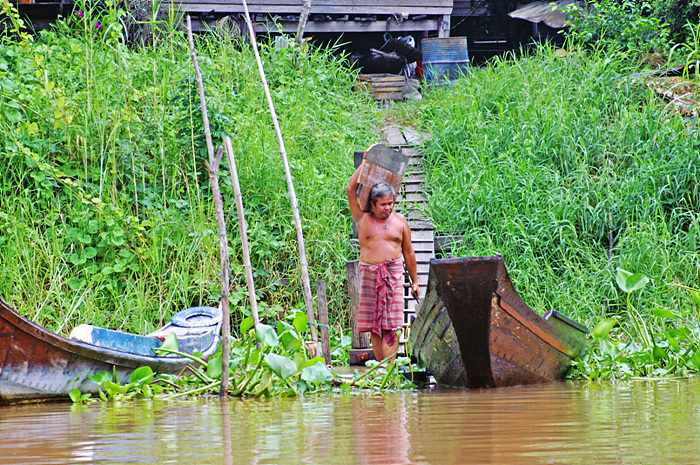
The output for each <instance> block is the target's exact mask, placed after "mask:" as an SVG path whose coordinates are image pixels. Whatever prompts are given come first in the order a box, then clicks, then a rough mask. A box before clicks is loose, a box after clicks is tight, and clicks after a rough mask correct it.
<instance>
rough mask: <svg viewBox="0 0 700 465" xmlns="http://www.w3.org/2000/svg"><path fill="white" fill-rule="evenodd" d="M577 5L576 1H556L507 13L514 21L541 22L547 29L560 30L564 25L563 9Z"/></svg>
mask: <svg viewBox="0 0 700 465" xmlns="http://www.w3.org/2000/svg"><path fill="white" fill-rule="evenodd" d="M572 3H573V4H577V5H578V4H579V2H577V1H576V0H558V1H555V2H533V3H529V4H527V5H525V6H524V7H522V8H518V9H517V10H515V11H512V12H510V13H508V16H510V17H511V18H516V19H524V20H525V21H530V22H531V23H540V22H543V23H545V24H546V25H547V26H549V27H553V28H556V29H561V28H562V27H564V24H566V18H565V17H564V9H565V8H566V7H567V6H568V5H571V4H572Z"/></svg>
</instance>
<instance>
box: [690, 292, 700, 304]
mask: <svg viewBox="0 0 700 465" xmlns="http://www.w3.org/2000/svg"><path fill="white" fill-rule="evenodd" d="M690 297H692V298H693V302H695V305H697V306H698V307H700V291H696V290H695V289H691V290H690Z"/></svg>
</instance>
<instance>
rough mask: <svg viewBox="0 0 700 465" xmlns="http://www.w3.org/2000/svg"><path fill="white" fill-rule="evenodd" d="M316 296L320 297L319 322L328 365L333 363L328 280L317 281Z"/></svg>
mask: <svg viewBox="0 0 700 465" xmlns="http://www.w3.org/2000/svg"><path fill="white" fill-rule="evenodd" d="M316 298H317V299H318V323H319V327H320V328H321V349H322V352H323V361H324V362H325V363H326V365H331V363H332V359H331V334H330V327H329V325H328V301H327V300H326V282H325V281H323V280H321V281H318V282H317V283H316Z"/></svg>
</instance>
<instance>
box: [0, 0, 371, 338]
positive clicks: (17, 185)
mask: <svg viewBox="0 0 700 465" xmlns="http://www.w3.org/2000/svg"><path fill="white" fill-rule="evenodd" d="M120 16H121V13H118V12H117V10H116V9H111V8H110V7H109V5H108V7H107V8H105V9H102V10H99V11H97V10H95V9H92V8H90V7H89V4H86V5H83V6H80V5H78V6H76V11H75V12H73V13H72V14H71V15H70V16H69V17H67V18H65V19H62V20H61V21H59V23H58V24H57V25H56V27H55V28H53V29H51V30H45V31H42V32H40V33H39V34H38V36H36V37H35V40H34V41H33V42H32V43H27V42H20V41H19V40H18V39H17V37H16V36H15V35H10V34H9V33H7V34H6V35H5V36H3V37H2V46H1V47H0V112H2V118H1V119H0V139H1V140H2V142H1V143H0V228H1V229H2V234H1V235H0V296H2V297H3V298H4V299H5V300H8V301H10V302H12V303H13V304H14V305H15V306H16V307H18V308H20V309H21V310H22V313H23V314H25V315H27V316H29V317H30V318H32V319H34V320H35V321H37V322H39V323H41V324H45V325H48V326H49V327H50V328H51V329H54V330H60V331H67V330H69V329H70V328H71V327H72V326H74V325H75V324H77V323H80V322H91V323H93V324H98V325H104V326H109V327H113V328H120V329H125V330H133V331H146V330H149V329H151V328H152V327H153V326H155V325H158V324H160V323H161V322H162V321H163V320H164V319H167V317H168V316H169V315H171V314H172V313H174V312H176V311H178V310H180V309H182V308H184V307H186V306H191V305H199V304H213V305H216V304H217V303H218V299H219V297H220V293H221V289H220V280H219V274H220V268H219V257H218V238H217V234H216V230H217V227H216V222H215V218H214V211H213V202H212V198H211V192H210V188H209V181H208V173H207V168H206V166H205V160H206V159H207V157H206V146H205V141H204V131H203V124H202V118H201V110H200V105H199V101H198V96H197V91H196V82H195V78H194V73H193V69H192V66H191V62H190V59H189V53H188V48H187V41H186V38H185V37H184V35H183V34H182V32H180V31H178V30H177V29H176V27H175V25H176V24H177V21H176V20H174V19H173V18H170V20H169V21H161V20H155V19H154V20H153V21H152V23H151V25H152V26H153V27H154V28H155V30H156V32H157V33H155V34H153V36H152V38H153V40H152V41H151V43H150V45H144V46H142V47H138V48H129V47H127V46H126V45H125V41H124V37H123V30H122V28H120V27H119V24H120V22H121V21H120ZM336 52H337V51H336V50H335V49H334V48H333V47H326V48H314V47H306V46H304V47H296V46H292V47H290V48H286V49H281V50H276V49H275V48H274V46H268V45H266V44H263V46H262V55H263V61H264V64H265V68H266V72H267V77H268V81H269V83H270V86H271V89H272V94H273V99H274V100H275V104H276V110H277V112H278V116H279V118H280V124H281V127H282V131H283V134H284V135H285V139H286V140H285V142H286V147H287V151H288V155H289V158H290V165H291V169H292V175H293V176H294V181H295V184H296V189H297V196H298V199H299V205H300V209H301V217H302V223H303V227H304V233H305V239H306V241H307V251H308V252H307V253H308V259H309V263H310V272H311V278H312V280H318V279H325V280H326V281H327V283H328V297H329V307H330V311H331V316H332V318H337V319H338V321H341V322H342V321H343V319H344V317H345V314H344V312H345V310H344V309H345V308H346V306H347V305H346V298H345V295H346V292H345V278H344V275H345V272H344V270H345V259H346V255H347V247H348V246H347V242H348V240H347V239H348V237H349V234H350V221H349V220H348V215H347V214H346V213H347V212H346V210H347V207H346V203H347V201H346V200H345V199H344V189H343V187H344V185H345V182H346V181H345V180H346V178H347V177H348V176H349V174H350V173H351V171H352V153H353V151H354V150H357V149H358V147H366V146H367V145H369V144H370V143H371V142H372V141H373V139H374V138H376V135H374V134H373V133H372V130H371V128H372V127H373V126H374V125H375V122H376V120H377V117H378V113H377V109H376V107H375V106H374V105H373V103H372V101H371V99H370V98H369V97H368V96H367V95H366V94H358V93H355V92H353V91H352V84H353V82H354V74H353V73H352V72H351V71H349V70H348V69H347V68H346V65H345V62H344V60H343V59H342V58H339V57H338V55H339V54H338V53H336ZM197 53H198V55H199V57H200V66H201V68H202V72H203V74H204V82H205V87H206V90H205V92H206V96H207V99H208V102H207V105H208V109H209V114H210V120H211V126H212V133H213V137H214V140H215V143H220V140H221V136H223V135H230V136H231V138H232V140H233V144H234V149H235V151H236V156H237V159H238V162H237V164H238V169H239V175H240V180H241V186H242V191H243V199H244V204H245V208H246V219H247V222H248V233H249V235H250V244H251V248H252V250H251V256H252V261H253V266H254V269H255V270H254V275H255V279H256V289H258V290H259V298H260V300H261V303H262V308H263V310H264V311H266V312H267V313H268V314H272V313H284V312H286V311H287V310H288V309H289V308H291V307H295V306H297V305H302V304H300V303H299V302H303V300H302V292H301V284H300V273H299V271H298V270H299V266H298V257H297V250H298V249H297V244H296V235H295V233H294V225H293V218H292V213H291V206H290V202H289V198H288V194H287V187H286V182H285V179H284V174H283V168H282V165H281V160H280V158H279V151H278V147H277V142H276V138H275V134H274V130H273V127H272V124H271V120H270V116H269V112H268V109H267V104H266V101H265V98H264V94H263V91H262V87H261V84H260V77H259V76H258V72H257V68H256V65H255V60H254V57H253V54H252V51H251V49H250V46H249V45H246V44H245V43H244V42H242V41H240V40H238V39H234V38H230V37H227V36H226V35H220V34H217V33H216V32H212V33H207V34H202V35H200V36H199V37H197ZM217 141H219V142H217ZM227 169H228V167H227V166H226V165H224V166H223V169H222V172H220V178H221V180H222V193H223V196H224V201H225V205H226V208H227V209H228V211H227V220H228V221H229V222H230V224H229V225H228V231H229V236H230V248H231V268H232V277H233V283H232V286H233V288H232V290H231V296H232V301H233V304H234V305H235V306H236V308H237V309H238V310H237V312H235V315H234V317H236V318H239V319H240V318H242V317H243V316H245V314H246V312H248V310H247V305H248V303H247V302H246V291H245V288H244V286H245V281H244V279H243V265H242V254H241V251H240V237H238V227H237V226H236V225H235V221H237V218H236V213H235V205H234V202H233V188H232V186H231V181H230V177H229V173H228V171H227Z"/></svg>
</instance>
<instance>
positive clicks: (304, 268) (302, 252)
mask: <svg viewBox="0 0 700 465" xmlns="http://www.w3.org/2000/svg"><path fill="white" fill-rule="evenodd" d="M243 9H244V11H245V21H246V23H247V24H248V32H249V33H250V43H251V44H252V46H253V53H254V54H255V61H256V62H257V63H258V71H259V72H260V79H261V80H262V84H263V89H264V90H265V97H266V98H267V104H268V106H269V107H270V115H271V116H272V124H274V126H275V133H277V143H278V144H279V147H280V155H281V156H282V162H283V163H284V174H285V175H286V177H287V187H288V189H289V200H290V201H291V202H292V213H293V215H294V224H295V225H296V229H297V242H298V243H299V263H300V265H301V280H302V282H303V285H304V300H305V302H306V314H307V315H308V317H309V323H311V339H312V340H313V341H314V343H315V344H316V345H318V334H317V332H316V326H315V323H316V319H315V318H314V298H313V295H312V294H311V281H310V280H309V265H308V262H307V261H306V249H305V247H304V232H303V230H302V228H301V218H300V216H299V203H298V202H297V194H296V192H295V191H294V182H293V181H292V172H291V170H290V169H289V161H288V160H287V149H285V147H284V139H282V131H281V130H280V124H279V121H278V120H277V113H276V112H275V105H274V104H273V103H272V96H271V95H270V87H269V86H268V85H267V78H266V77H265V70H264V69H263V65H262V60H261V59H260V53H259V52H258V44H257V43H256V38H255V28H253V22H252V21H251V20H250V13H249V12H248V3H247V2H246V0H243Z"/></svg>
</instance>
